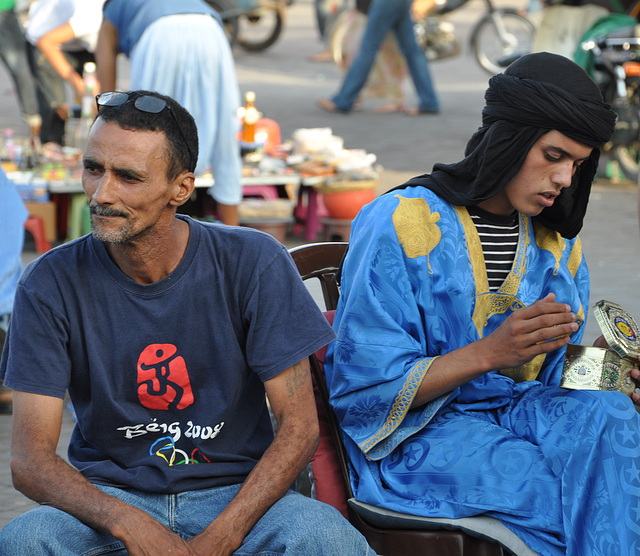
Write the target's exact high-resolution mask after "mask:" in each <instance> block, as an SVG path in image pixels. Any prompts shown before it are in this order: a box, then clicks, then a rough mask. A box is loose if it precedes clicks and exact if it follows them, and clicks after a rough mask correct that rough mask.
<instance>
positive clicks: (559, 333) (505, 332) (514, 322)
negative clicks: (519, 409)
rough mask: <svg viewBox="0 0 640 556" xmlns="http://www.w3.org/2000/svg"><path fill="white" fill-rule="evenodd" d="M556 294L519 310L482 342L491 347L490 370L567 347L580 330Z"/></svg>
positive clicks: (506, 366) (515, 364) (489, 348)
mask: <svg viewBox="0 0 640 556" xmlns="http://www.w3.org/2000/svg"><path fill="white" fill-rule="evenodd" d="M555 298H556V296H555V294H553V293H550V294H548V295H547V296H546V297H545V298H544V299H540V300H539V301H536V302H535V303H533V304H532V305H529V306H528V307H523V308H522V309H518V310H517V311H515V312H514V313H513V314H511V315H510V316H509V318H507V320H505V321H504V322H503V323H502V324H501V325H500V326H499V327H498V328H497V329H496V330H495V331H494V332H493V333H492V334H490V335H489V336H487V338H485V339H484V340H481V342H485V340H486V344H485V348H488V351H487V352H486V354H487V355H488V356H489V361H490V363H489V364H488V369H487V370H491V369H507V368H511V367H519V366H520V365H523V364H524V363H527V362H529V361H531V360H532V359H533V358H534V357H536V356H537V355H540V354H542V353H549V352H550V351H554V350H556V349H558V348H561V347H564V346H566V345H567V344H568V343H569V341H570V336H571V334H573V333H574V332H575V331H576V330H578V323H577V322H576V315H575V314H574V313H572V312H571V307H570V306H569V305H567V304H566V303H556V302H555Z"/></svg>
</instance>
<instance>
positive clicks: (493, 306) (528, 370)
mask: <svg viewBox="0 0 640 556" xmlns="http://www.w3.org/2000/svg"><path fill="white" fill-rule="evenodd" d="M456 212H457V213H458V217H459V218H460V221H461V223H462V226H463V227H464V230H465V237H466V241H467V250H468V251H469V258H470V260H471V266H472V268H473V276H474V278H475V283H476V306H475V310H474V312H473V322H474V323H475V325H476V329H477V330H478V336H479V337H480V338H482V337H483V335H484V328H485V327H486V326H487V324H488V322H489V319H490V318H491V317H492V316H494V315H502V314H505V313H506V312H507V311H516V310H518V309H521V308H522V307H524V303H522V302H521V301H520V300H519V299H518V297H517V295H518V290H519V289H520V283H521V282H522V279H523V278H524V275H525V273H526V270H527V257H526V255H527V248H528V247H529V219H528V218H527V217H526V216H523V215H519V221H518V247H517V249H516V255H515V257H514V260H513V266H512V267H511V271H510V272H509V275H508V276H507V277H506V278H505V281H504V282H503V284H502V285H501V286H500V288H499V289H498V291H497V292H490V291H489V282H488V279H487V267H486V265H485V262H484V253H483V251H482V244H481V242H480V236H479V235H478V231H477V230H476V227H475V225H474V223H473V220H472V219H471V216H469V212H468V211H467V209H466V208H464V207H456ZM544 357H545V354H541V355H539V356H537V357H535V358H534V359H533V360H532V361H529V362H528V363H526V364H524V365H521V366H520V367H518V368H514V369H503V370H502V371H501V373H502V374H504V375H506V376H509V377H511V378H512V379H513V380H515V381H516V382H519V381H521V380H533V379H535V378H536V377H537V376H538V373H539V372H540V369H541V368H542V363H543V362H544Z"/></svg>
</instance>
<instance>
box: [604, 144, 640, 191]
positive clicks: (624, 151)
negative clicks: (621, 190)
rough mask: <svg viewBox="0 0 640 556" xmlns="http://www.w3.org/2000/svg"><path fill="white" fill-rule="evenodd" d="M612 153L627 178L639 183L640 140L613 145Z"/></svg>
mask: <svg viewBox="0 0 640 556" xmlns="http://www.w3.org/2000/svg"><path fill="white" fill-rule="evenodd" d="M610 152H611V154H612V155H613V158H614V159H615V160H616V161H617V162H618V165H619V166H620V170H622V173H623V174H624V176H625V178H627V179H628V180H631V181H632V182H633V183H638V163H639V162H640V141H634V142H633V143H632V144H631V145H617V146H615V147H612V149H611V151H610Z"/></svg>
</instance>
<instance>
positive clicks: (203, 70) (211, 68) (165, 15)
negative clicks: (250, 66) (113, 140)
mask: <svg viewBox="0 0 640 556" xmlns="http://www.w3.org/2000/svg"><path fill="white" fill-rule="evenodd" d="M119 52H122V53H124V54H125V55H127V56H128V57H129V58H130V59H131V88H132V89H148V90H151V91H158V92H160V93H163V94H166V95H168V96H170V97H173V98H175V99H176V100H177V101H178V102H179V103H180V104H182V105H183V106H184V107H185V108H186V109H187V110H188V111H189V112H190V113H191V114H192V115H193V117H194V118H195V120H196V122H197V126H198V136H199V137H200V149H199V154H198V161H199V162H198V167H197V168H196V175H201V174H203V173H204V172H205V171H208V170H210V171H211V172H212V174H213V178H214V180H215V184H214V186H213V187H212V188H210V189H209V194H210V195H211V197H213V199H214V200H215V201H216V203H217V207H218V215H219V217H220V219H221V220H222V222H223V223H224V224H229V225H237V224H238V205H239V204H240V201H241V200H242V184H241V177H242V160H241V158H240V149H239V147H238V141H237V138H236V134H237V132H238V130H239V120H238V116H237V112H238V108H239V107H240V93H239V88H238V82H237V78H236V74H235V67H234V63H233V57H232V55H231V48H230V46H229V42H228V40H227V38H226V36H225V34H224V30H223V28H222V22H221V20H220V18H219V16H218V14H217V13H216V12H215V11H214V10H213V9H212V8H210V7H209V6H208V5H207V4H206V3H205V2H204V1H202V0H182V1H181V2H174V1H172V0H108V1H107V2H106V4H105V6H104V14H103V22H102V27H101V28H100V33H99V37H98V48H97V51H96V62H97V71H98V81H99V82H100V87H101V90H102V91H109V90H114V89H115V88H116V78H117V72H116V57H117V55H118V53H119Z"/></svg>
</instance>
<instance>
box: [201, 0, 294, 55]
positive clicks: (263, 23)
mask: <svg viewBox="0 0 640 556" xmlns="http://www.w3.org/2000/svg"><path fill="white" fill-rule="evenodd" d="M206 2H207V4H209V6H211V7H212V8H213V9H214V10H216V11H217V12H218V13H219V14H220V17H221V18H222V21H223V24H224V28H225V33H226V35H227V38H228V39H229V44H231V45H232V46H233V45H234V44H236V43H237V44H238V45H240V46H241V47H242V48H244V49H245V50H248V51H250V52H258V51H261V50H265V49H266V48H269V47H270V46H272V45H273V44H274V43H275V42H276V41H277V40H278V37H280V33H281V32H282V29H283V27H284V22H285V13H286V7H287V5H290V4H291V3H292V2H293V0H206Z"/></svg>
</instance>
